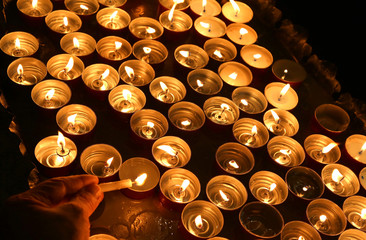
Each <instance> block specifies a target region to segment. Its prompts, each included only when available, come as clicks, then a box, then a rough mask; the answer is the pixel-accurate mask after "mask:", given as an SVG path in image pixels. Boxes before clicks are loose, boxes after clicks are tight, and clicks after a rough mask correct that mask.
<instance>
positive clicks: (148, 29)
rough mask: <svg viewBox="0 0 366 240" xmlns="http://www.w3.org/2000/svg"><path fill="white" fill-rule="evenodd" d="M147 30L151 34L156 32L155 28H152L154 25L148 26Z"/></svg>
mask: <svg viewBox="0 0 366 240" xmlns="http://www.w3.org/2000/svg"><path fill="white" fill-rule="evenodd" d="M146 32H147V33H149V34H153V33H155V32H156V30H155V28H152V27H147V28H146Z"/></svg>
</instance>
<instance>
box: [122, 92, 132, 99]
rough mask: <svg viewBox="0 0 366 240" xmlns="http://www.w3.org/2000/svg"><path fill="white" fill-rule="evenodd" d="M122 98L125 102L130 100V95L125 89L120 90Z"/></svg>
mask: <svg viewBox="0 0 366 240" xmlns="http://www.w3.org/2000/svg"><path fill="white" fill-rule="evenodd" d="M122 96H123V98H124V99H125V100H127V101H130V100H131V98H132V93H131V92H130V91H129V90H127V89H123V90H122Z"/></svg>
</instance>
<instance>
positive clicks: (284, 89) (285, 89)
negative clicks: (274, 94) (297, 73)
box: [280, 84, 290, 97]
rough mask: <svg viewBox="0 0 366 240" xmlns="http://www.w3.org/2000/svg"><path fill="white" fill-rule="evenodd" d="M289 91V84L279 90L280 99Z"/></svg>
mask: <svg viewBox="0 0 366 240" xmlns="http://www.w3.org/2000/svg"><path fill="white" fill-rule="evenodd" d="M289 89H290V84H286V85H285V86H284V87H283V88H282V90H281V92H280V97H282V96H283V95H285V94H286V93H287V91H288V90H289Z"/></svg>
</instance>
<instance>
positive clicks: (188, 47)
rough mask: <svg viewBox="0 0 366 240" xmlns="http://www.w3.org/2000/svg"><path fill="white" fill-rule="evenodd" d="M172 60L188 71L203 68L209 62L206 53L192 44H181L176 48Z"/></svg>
mask: <svg viewBox="0 0 366 240" xmlns="http://www.w3.org/2000/svg"><path fill="white" fill-rule="evenodd" d="M174 58H175V60H176V61H177V62H178V63H179V64H180V65H182V66H184V67H186V68H190V69H197V68H203V67H205V66H206V65H207V63H208V60H209V58H208V55H207V53H206V51H205V50H203V49H202V48H201V47H199V46H197V45H194V44H183V45H180V46H179V47H177V48H176V49H175V51H174Z"/></svg>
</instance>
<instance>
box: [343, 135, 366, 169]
mask: <svg viewBox="0 0 366 240" xmlns="http://www.w3.org/2000/svg"><path fill="white" fill-rule="evenodd" d="M345 149H346V151H347V153H348V154H349V155H350V156H351V157H352V158H353V159H355V160H356V161H358V162H360V163H366V136H364V135H361V134H353V135H351V136H349V137H348V138H347V139H346V142H345Z"/></svg>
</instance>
